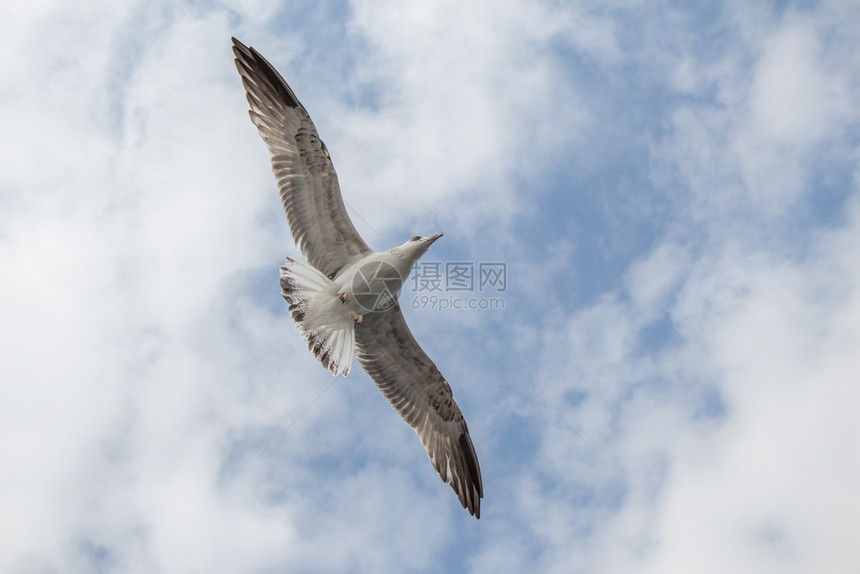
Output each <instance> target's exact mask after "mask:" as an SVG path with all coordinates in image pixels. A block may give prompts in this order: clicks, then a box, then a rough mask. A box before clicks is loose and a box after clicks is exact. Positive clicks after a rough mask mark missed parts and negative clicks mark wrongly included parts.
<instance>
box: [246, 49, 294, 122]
mask: <svg viewBox="0 0 860 574" xmlns="http://www.w3.org/2000/svg"><path fill="white" fill-rule="evenodd" d="M232 40H233V55H235V56H236V68H237V69H238V70H239V73H240V74H241V75H242V76H243V77H247V74H248V70H253V71H255V72H257V73H258V74H260V75H261V76H262V78H263V79H264V80H265V82H266V83H267V84H269V86H268V87H271V88H272V89H274V90H275V92H277V94H278V96H279V97H280V101H282V102H283V103H284V104H286V105H288V106H290V107H292V108H300V107H301V104H300V103H299V99H298V98H297V97H296V94H294V93H293V90H292V88H290V86H289V84H287V82H286V80H284V78H283V76H281V74H280V73H278V71H277V70H276V69H275V67H274V66H273V65H272V64H270V63H269V61H268V60H266V58H264V57H263V55H262V54H260V53H259V52H258V51H257V50H255V49H254V48H250V47H248V46H246V45H245V44H243V43H242V42H240V41H239V40H237V39H236V38H232ZM243 68H244V69H243Z"/></svg>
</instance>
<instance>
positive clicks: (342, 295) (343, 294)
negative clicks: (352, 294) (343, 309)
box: [337, 291, 346, 303]
mask: <svg viewBox="0 0 860 574" xmlns="http://www.w3.org/2000/svg"><path fill="white" fill-rule="evenodd" d="M337 296H338V297H339V298H340V302H341V303H346V291H344V292H343V293H338V294H337Z"/></svg>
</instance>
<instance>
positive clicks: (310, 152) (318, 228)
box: [233, 38, 483, 517]
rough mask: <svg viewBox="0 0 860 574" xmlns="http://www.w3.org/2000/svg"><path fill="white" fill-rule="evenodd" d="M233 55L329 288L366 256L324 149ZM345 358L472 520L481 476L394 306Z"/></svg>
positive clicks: (290, 100)
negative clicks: (413, 437) (410, 432)
mask: <svg viewBox="0 0 860 574" xmlns="http://www.w3.org/2000/svg"><path fill="white" fill-rule="evenodd" d="M233 53H234V54H235V56H236V68H237V69H238V71H239V74H240V75H241V77H242V83H243V85H244V86H245V90H246V92H247V94H246V95H247V98H248V103H249V104H250V107H251V109H250V111H249V114H250V116H251V121H252V122H253V123H254V125H255V126H257V129H258V130H259V132H260V136H261V137H262V138H263V141H264V142H265V143H266V146H267V147H268V148H269V152H270V154H271V157H272V170H273V172H274V174H275V179H276V181H277V185H278V191H279V193H280V196H281V202H282V204H283V207H284V213H285V214H286V217H287V222H288V223H289V226H290V231H291V233H292V236H293V239H294V240H295V242H296V245H297V246H298V248H299V250H300V251H301V252H302V254H303V255H304V256H305V257H306V258H307V261H308V263H309V264H310V265H312V266H313V267H315V268H316V269H318V270H319V271H320V272H321V273H322V274H323V275H325V276H326V277H328V278H329V279H334V278H335V277H336V276H337V274H338V272H339V271H341V270H342V269H344V268H345V267H347V266H348V265H351V264H352V263H355V262H356V261H358V260H360V259H362V258H363V257H365V256H367V255H370V254H372V253H373V251H372V250H371V249H370V248H369V247H368V246H367V244H366V243H365V242H364V240H362V238H361V236H359V234H358V232H357V231H356V229H355V227H354V226H353V224H352V222H351V221H350V219H349V216H348V215H347V213H346V209H345V207H344V203H343V199H342V198H341V194H340V188H339V186H338V181H337V175H336V173H335V170H334V167H333V166H332V163H331V158H330V157H329V153H328V150H327V149H326V147H325V144H324V143H323V142H322V140H320V138H319V136H318V135H317V131H316V128H315V127H314V124H313V122H312V121H311V119H310V116H309V115H308V113H307V111H305V108H304V107H303V106H302V105H301V103H300V102H299V100H298V98H296V95H295V94H294V93H293V91H292V89H290V87H289V86H288V85H287V83H286V82H285V81H284V79H283V78H282V77H281V75H280V74H279V73H278V72H277V71H276V70H275V68H274V67H273V66H272V65H271V64H269V63H268V62H267V61H266V59H265V58H263V56H261V55H260V54H259V53H258V52H257V51H256V50H254V49H253V48H249V47H247V46H245V45H244V44H242V43H241V42H239V41H238V40H236V39H235V38H233ZM288 263H289V261H288ZM286 297H287V296H286V295H285V298H286ZM288 301H289V300H288ZM293 315H294V318H296V317H297V316H298V314H297V313H295V312H294V313H293ZM296 320H297V323H299V319H296ZM309 345H310V343H309ZM355 349H356V356H357V358H358V361H359V364H361V366H362V367H363V368H364V370H365V371H366V372H367V374H368V375H369V376H370V378H371V379H373V381H374V382H375V383H376V385H377V386H378V387H379V389H380V390H381V391H382V394H383V395H384V396H385V398H386V399H388V401H389V402H390V403H391V406H392V407H394V409H395V410H396V411H397V412H398V413H399V414H400V416H401V417H403V420H404V421H406V422H407V423H408V424H409V426H411V427H412V428H413V429H414V430H415V432H416V433H417V434H418V437H419V438H420V439H421V443H422V445H423V446H424V449H425V450H426V452H427V455H428V456H429V457H430V461H431V463H432V464H433V467H434V468H435V469H436V471H437V472H438V473H439V476H441V478H442V480H443V481H445V482H448V483H450V485H451V488H453V489H454V492H456V493H457V496H458V498H459V499H460V503H461V504H462V505H463V507H464V508H466V509H468V511H469V512H470V513H472V514H473V515H475V517H480V505H481V498H482V497H483V486H482V484H481V470H480V467H479V466H478V458H477V456H476V454H475V449H474V446H473V445H472V439H471V438H470V437H469V430H468V428H467V427H466V422H465V420H463V415H462V413H461V412H460V409H459V407H458V406H457V404H456V403H455V402H454V399H453V397H452V394H451V388H450V387H449V386H448V383H447V382H446V381H445V379H444V377H442V374H441V373H440V372H439V369H437V368H436V365H435V364H434V363H433V361H431V360H430V358H429V357H428V356H427V355H426V353H424V351H423V350H422V349H421V347H420V346H419V345H418V343H417V342H416V341H415V338H414V337H413V336H412V333H411V332H410V331H409V328H408V327H407V326H406V321H405V320H404V318H403V315H402V314H401V312H400V307H399V305H394V306H392V307H390V308H387V309H385V310H380V311H374V312H371V313H368V314H366V315H365V316H364V321H363V323H362V324H361V325H357V326H356V327H355ZM311 351H312V352H314V353H315V354H316V355H317V356H318V358H320V355H319V354H318V353H317V351H315V350H314V349H313V348H311ZM320 352H322V351H320ZM326 361H328V362H330V361H331V359H330V357H328V356H327V357H326Z"/></svg>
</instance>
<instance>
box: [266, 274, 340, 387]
mask: <svg viewBox="0 0 860 574" xmlns="http://www.w3.org/2000/svg"><path fill="white" fill-rule="evenodd" d="M331 286H332V281H331V280H330V279H329V278H328V277H326V276H325V275H323V274H322V273H321V272H320V271H318V270H317V269H315V268H314V267H311V266H310V265H307V264H305V263H303V262H301V261H298V260H296V259H293V258H291V257H287V261H286V263H285V264H284V266H283V267H281V296H282V297H283V298H284V300H285V301H286V302H287V303H289V305H290V315H292V317H293V320H294V321H295V322H296V326H297V327H298V328H299V331H301V333H302V337H303V338H304V340H305V341H307V343H308V350H310V352H311V353H313V354H314V356H315V357H316V358H317V360H318V361H319V362H320V363H322V366H323V367H325V368H326V370H328V371H331V373H332V374H333V375H335V376H337V375H339V374H343V375H344V376H346V375H348V374H349V369H350V367H351V366H352V358H353V355H354V354H355V325H354V323H353V320H352V318H351V317H350V316H349V315H348V314H347V315H343V314H339V315H338V316H335V314H334V313H329V312H328V311H329V307H332V308H335V307H337V306H339V305H340V304H341V302H340V301H339V300H337V298H336V297H335V296H334V294H327V293H324V294H323V295H324V297H326V298H331V299H332V301H322V302H321V301H316V302H315V301H314V298H315V297H316V296H317V295H318V294H320V293H321V292H322V291H325V290H327V289H328V288H329V287H331ZM334 317H337V318H334Z"/></svg>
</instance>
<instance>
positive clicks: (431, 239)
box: [427, 233, 445, 247]
mask: <svg viewBox="0 0 860 574" xmlns="http://www.w3.org/2000/svg"><path fill="white" fill-rule="evenodd" d="M443 235H445V234H444V233H437V234H436V235H433V236H431V237H428V238H427V246H428V247H429V246H430V245H432V244H433V242H434V241H436V240H437V239H439V238H440V237H442V236H443Z"/></svg>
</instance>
